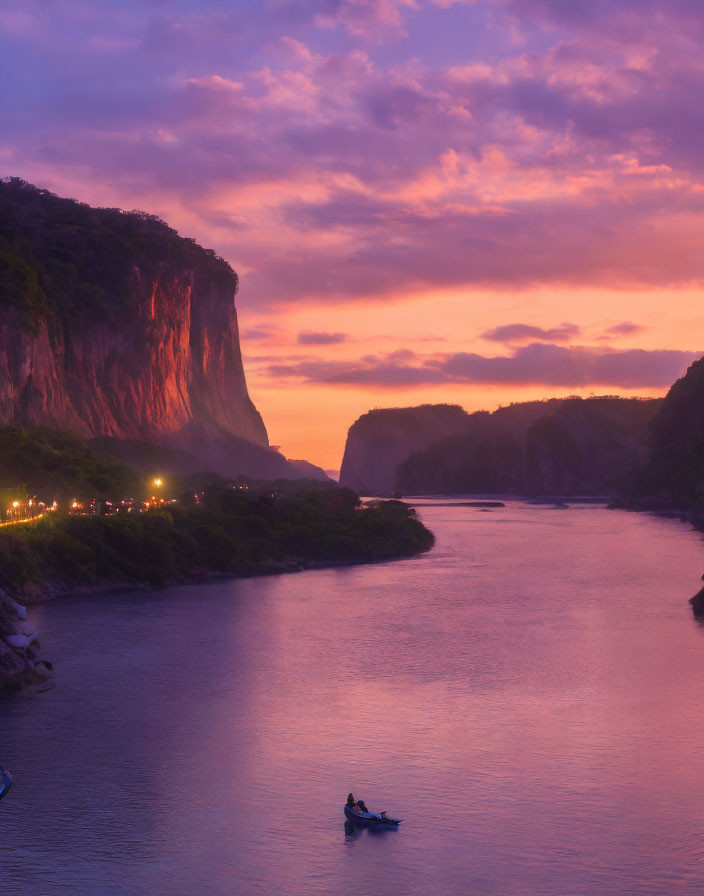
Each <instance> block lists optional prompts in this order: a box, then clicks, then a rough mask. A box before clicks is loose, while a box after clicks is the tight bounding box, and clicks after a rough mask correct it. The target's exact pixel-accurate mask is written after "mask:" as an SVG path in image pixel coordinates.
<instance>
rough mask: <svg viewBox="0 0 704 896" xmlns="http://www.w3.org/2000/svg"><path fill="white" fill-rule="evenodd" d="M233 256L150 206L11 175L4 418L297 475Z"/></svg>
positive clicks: (3, 257) (0, 411)
mask: <svg viewBox="0 0 704 896" xmlns="http://www.w3.org/2000/svg"><path fill="white" fill-rule="evenodd" d="M236 291H237V275H236V274H235V272H234V271H233V270H232V268H231V267H230V266H229V265H228V264H227V262H225V261H224V260H223V259H221V258H219V257H217V256H216V255H215V253H213V252H212V251H210V250H207V249H203V248H201V247H200V246H198V245H197V244H196V243H195V242H194V241H193V240H189V239H184V238H182V237H180V236H179V235H178V234H177V233H176V231H175V230H173V229H171V228H170V227H168V226H167V225H166V224H165V223H164V222H163V221H161V220H159V219H158V218H155V217H154V216H151V215H146V214H143V213H140V212H129V213H125V212H122V211H120V210H119V209H96V208H91V207H90V206H87V205H84V204H82V203H78V202H75V201H73V200H69V199H60V198H59V197H57V196H54V195H53V194H51V193H49V192H47V191H46V190H39V189H37V188H36V187H33V186H31V185H30V184H27V183H25V182H23V181H21V180H18V179H16V178H12V179H9V180H5V181H2V182H0V422H2V423H19V424H28V425H36V424H41V425H47V426H54V427H63V428H68V429H71V430H73V431H74V432H76V433H78V434H80V435H82V436H94V437H95V436H111V437H116V438H126V439H132V440H141V441H145V442H154V443H158V444H165V445H169V446H172V447H174V448H180V449H183V450H186V451H193V452H194V453H198V454H203V453H207V454H208V456H209V459H210V462H211V464H212V465H213V466H214V467H217V468H218V469H219V470H220V471H222V472H224V473H228V474H229V473H238V472H241V473H249V474H254V475H262V476H267V475H268V476H276V475H280V476H285V475H296V474H295V472H293V469H292V468H290V467H289V466H288V464H287V463H286V461H285V459H284V458H283V457H282V456H281V455H280V454H278V453H277V452H275V451H273V450H272V449H270V448H269V447H268V439H267V433H266V429H265V427H264V424H263V422H262V419H261V417H260V415H259V413H258V411H257V410H256V408H255V407H254V405H253V404H252V401H251V400H250V398H249V395H248V393H247V386H246V383H245V377H244V371H243V368H242V358H241V355H240V346H239V333H238V327H237V315H236V312H235V306H234V297H235V293H236Z"/></svg>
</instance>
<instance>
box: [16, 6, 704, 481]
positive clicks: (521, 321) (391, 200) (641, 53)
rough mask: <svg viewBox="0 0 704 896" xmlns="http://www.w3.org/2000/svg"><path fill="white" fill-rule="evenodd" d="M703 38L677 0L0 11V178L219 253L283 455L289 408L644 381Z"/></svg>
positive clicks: (693, 271) (482, 398)
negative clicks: (172, 232)
mask: <svg viewBox="0 0 704 896" xmlns="http://www.w3.org/2000/svg"><path fill="white" fill-rule="evenodd" d="M703 37H704V9H703V8H702V5H701V2H693V0H670V2H651V0H637V2H636V0H618V2H608V0H476V2H469V0H467V2H464V0H454V2H453V0H308V2H305V0H304V2H285V0H260V2H241V3H233V2H209V0H200V2H194V0H139V2H137V0H121V2H120V3H119V4H117V3H114V2H112V3H108V2H103V0H22V2H19V0H3V3H2V4H1V5H0V91H2V98H1V103H0V110H1V111H0V116H1V121H0V171H1V172H2V173H3V174H6V175H19V176H21V177H25V178H26V179H28V180H31V181H33V182H35V183H38V184H40V185H41V186H46V187H48V188H50V189H54V190H55V191H56V192H59V193H61V194H63V195H73V196H75V197H76V198H79V199H82V200H85V201H88V202H91V203H95V204H101V205H119V206H121V207H125V208H135V207H138V208H143V209H146V210H147V211H150V212H154V213H157V214H160V215H161V216H162V217H164V218H166V219H167V220H168V221H169V222H170V223H173V224H174V225H175V226H177V227H178V228H179V230H180V231H181V232H182V233H184V234H185V235H189V236H194V237H196V238H197V239H198V240H199V241H200V242H202V243H204V244H205V245H208V246H212V247H213V248H215V249H217V251H219V252H220V253H221V254H223V255H224V256H225V257H227V258H228V260H230V261H231V262H232V264H233V265H234V266H235V268H236V269H237V270H238V271H239V273H240V274H241V281H242V288H241V292H240V297H239V299H238V305H239V308H240V313H241V317H242V323H243V332H244V334H245V337H244V350H245V356H246V359H247V367H248V374H249V379H250V384H251V386H252V391H253V393H254V398H255V400H256V401H257V402H258V404H260V406H262V410H263V411H264V415H265V418H266V419H267V423H268V424H269V426H270V428H272V427H273V429H274V430H275V432H274V439H275V440H276V441H280V442H282V444H283V445H284V447H285V448H287V447H289V446H290V451H291V453H298V454H302V453H303V452H304V451H305V440H306V435H305V432H304V428H303V424H302V423H301V422H300V421H301V415H302V414H303V413H304V408H305V406H306V404H305V401H309V404H310V405H311V406H314V407H319V406H320V403H321V402H322V403H323V405H324V404H325V402H326V401H327V402H328V403H329V404H330V406H332V403H333V402H334V403H335V407H339V408H340V415H339V418H335V415H334V414H332V415H331V418H330V419H331V424H330V425H331V427H332V426H333V425H334V426H336V427H342V428H343V429H344V428H345V427H346V425H347V424H348V423H350V422H352V421H351V419H346V417H345V416H344V415H347V417H349V416H350V415H352V419H353V418H354V416H356V415H357V413H361V412H362V411H363V410H366V409H367V407H369V406H372V405H374V404H400V403H412V402H414V401H416V400H428V399H429V398H430V399H431V400H438V401H441V400H445V399H446V398H448V397H450V398H451V399H452V400H455V401H460V402H461V403H464V404H465V405H466V406H468V407H477V406H490V405H492V404H494V405H495V404H496V403H497V402H499V401H503V400H506V399H507V398H509V393H508V391H507V389H504V391H503V392H494V393H492V394H491V395H490V396H487V395H486V393H485V392H483V391H481V390H479V389H478V385H479V384H486V383H493V384H495V385H496V384H503V386H505V387H507V388H508V387H510V386H515V390H518V391H515V390H514V393H512V394H511V396H510V397H513V398H517V399H519V398H521V397H530V396H529V395H528V392H527V391H526V389H527V386H528V385H530V386H531V387H535V389H538V390H540V388H541V387H542V392H543V393H544V394H555V389H556V388H559V387H562V386H564V387H565V388H567V387H571V386H574V385H579V386H580V387H584V388H585V389H586V388H591V387H594V388H595V389H597V388H598V389H600V390H602V391H603V390H608V391H614V390H617V389H621V390H628V389H636V388H643V389H646V390H651V391H652V390H656V391H657V390H660V391H662V389H663V388H664V387H665V386H666V385H667V384H668V383H669V382H670V380H671V379H672V378H673V377H674V376H676V375H677V374H679V373H681V372H682V370H683V369H684V367H686V364H687V363H688V361H689V360H691V358H693V357H695V356H696V354H697V353H698V350H699V349H700V348H701V347H702V344H703V342H704V340H703V339H702V335H703V333H702V323H703V321H704V318H703V316H702V314H701V312H700V304H701V299H700V285H701V282H702V279H703V278H704V220H703V219H704V178H703V173H704V151H703V150H704V146H703V143H704V139H703V138H704V105H703V104H702V102H701V97H702V95H703V92H704V57H703V56H702V53H701V44H702V38H703ZM566 321H567V322H568V323H565V322H566ZM248 333H249V334H250V337H247V334H248ZM433 343H434V344H433ZM501 346H503V354H502V355H498V354H497V352H500V351H502V348H501ZM398 351H409V352H412V353H413V357H412V358H410V357H409V358H407V359H406V360H405V361H402V362H399V361H398V360H396V361H394V360H391V361H390V360H389V358H393V357H395V353H396V352H398ZM302 352H307V354H305V355H303V357H301V353H302ZM369 358H376V359H377V360H376V361H369ZM272 359H273V360H272ZM336 365H337V366H336ZM340 365H342V367H340ZM343 368H344V370H347V373H345V372H344V370H343ZM335 371H337V373H335ZM304 383H305V384H307V387H306V388H307V389H308V393H307V394H308V396H309V398H308V399H306V400H304V399H303V398H292V395H293V393H294V392H295V391H296V390H300V387H301V384H304ZM316 384H317V385H316ZM332 384H337V388H334V387H333V385H332ZM340 384H344V385H345V390H344V391H346V393H347V394H348V395H350V397H349V398H348V399H344V400H342V401H341V400H340V398H339V392H340V389H339V386H340ZM421 385H422V388H423V390H424V391H422V392H421V391H418V389H417V388H416V387H420V386H421ZM313 388H317V389H318V392H317V393H316V394H315V397H314V398H310V395H311V389H313ZM448 388H451V389H452V390H454V391H453V392H452V395H451V396H448V394H447V389H448ZM414 389H415V391H414ZM355 390H356V391H355ZM394 390H396V391H398V390H402V396H401V395H399V396H397V397H394V395H393V394H392V393H393V392H394ZM428 390H430V392H432V396H431V395H429V392H428ZM521 390H523V391H521ZM534 391H535V390H534ZM352 392H354V398H352V397H351V396H352ZM531 395H532V393H531ZM326 396H327V398H326ZM433 396H434V397H433ZM292 401H293V402H294V403H295V402H299V405H298V410H297V415H296V418H295V421H294V420H293V418H291V419H289V418H288V417H287V414H286V412H285V408H288V407H290V406H291V402H292ZM345 420H346V422H345ZM296 421H298V422H296ZM296 427H298V428H296ZM342 434H343V433H342ZM342 434H339V435H338V436H336V437H335V438H337V439H338V442H339V439H340V438H341V436H342ZM324 438H325V439H328V443H329V445H330V446H332V442H333V441H334V439H333V437H332V436H329V437H328V436H325V437H324ZM326 444H327V443H326ZM336 444H337V443H336ZM294 446H295V447H294ZM327 450H328V449H326V451H327ZM335 450H336V451H337V450H338V449H337V448H336V449H335ZM332 453H333V449H332V447H330V449H329V452H328V454H326V458H328V460H327V463H328V464H330V463H332V462H333V461H332ZM309 454H310V452H309Z"/></svg>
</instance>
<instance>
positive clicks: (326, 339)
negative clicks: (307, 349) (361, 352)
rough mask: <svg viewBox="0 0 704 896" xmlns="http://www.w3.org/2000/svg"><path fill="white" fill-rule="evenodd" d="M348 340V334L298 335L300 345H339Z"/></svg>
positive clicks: (307, 333)
mask: <svg viewBox="0 0 704 896" xmlns="http://www.w3.org/2000/svg"><path fill="white" fill-rule="evenodd" d="M345 339H347V333H311V332H301V333H299V334H298V340H297V341H298V344H299V345H339V344H340V343H341V342H344V341H345Z"/></svg>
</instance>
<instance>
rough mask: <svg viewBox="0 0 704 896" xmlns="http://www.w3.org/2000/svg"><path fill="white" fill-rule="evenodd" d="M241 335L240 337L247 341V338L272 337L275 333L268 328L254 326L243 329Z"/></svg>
mask: <svg viewBox="0 0 704 896" xmlns="http://www.w3.org/2000/svg"><path fill="white" fill-rule="evenodd" d="M241 335H242V339H243V340H244V341H245V342H247V341H249V340H260V339H272V338H273V337H274V335H275V334H274V333H272V332H271V331H270V330H264V329H262V328H261V327H254V328H253V329H251V330H243V331H242V334H241Z"/></svg>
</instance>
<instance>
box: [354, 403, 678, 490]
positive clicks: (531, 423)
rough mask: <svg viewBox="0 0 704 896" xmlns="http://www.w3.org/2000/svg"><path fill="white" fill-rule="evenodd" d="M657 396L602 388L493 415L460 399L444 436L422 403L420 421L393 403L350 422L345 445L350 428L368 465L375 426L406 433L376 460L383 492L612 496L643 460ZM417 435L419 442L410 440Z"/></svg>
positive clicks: (379, 442)
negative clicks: (387, 455) (622, 394)
mask: <svg viewBox="0 0 704 896" xmlns="http://www.w3.org/2000/svg"><path fill="white" fill-rule="evenodd" d="M659 405H660V401H659V400H657V399H623V398H613V397H602V398H588V399H581V398H569V399H550V400H547V401H533V402H524V403H518V404H512V405H510V406H508V407H504V408H499V409H498V410H497V411H494V412H493V413H491V414H490V413H488V412H485V411H480V412H477V413H474V414H466V413H464V412H463V411H461V409H459V408H458V409H457V410H458V411H461V413H460V414H457V415H456V416H455V417H454V421H453V422H454V424H455V431H454V432H452V433H450V434H448V435H446V436H444V437H443V436H442V435H441V434H440V433H438V432H437V430H436V431H433V430H432V429H431V428H430V426H429V425H428V417H429V415H428V414H427V412H426V417H425V420H421V419H419V418H418V416H417V415H416V414H415V413H414V412H415V411H416V410H417V409H392V410H389V411H388V412H387V411H377V412H374V413H375V414H376V420H375V427H374V428H373V429H372V428H371V427H370V426H369V425H367V427H366V432H364V433H362V432H357V433H355V434H353V430H354V429H355V427H356V426H357V425H358V424H359V422H360V421H357V423H356V424H355V425H354V426H353V427H352V428H351V430H350V436H349V438H348V446H349V445H350V444H351V443H352V442H353V435H354V453H355V454H356V455H357V456H358V457H365V458H366V462H367V465H368V466H369V467H372V466H373V463H374V461H373V458H374V454H375V451H383V450H384V444H385V443H384V440H383V439H380V438H379V433H384V432H385V431H386V430H387V429H388V430H391V431H392V432H394V433H395V434H403V436H405V440H404V438H402V437H401V435H398V437H397V438H396V441H395V442H394V453H393V456H392V459H391V461H388V460H387V459H383V464H384V466H383V474H384V479H383V482H384V490H386V491H392V490H398V491H401V492H403V493H406V494H412V493H417V492H425V493H436V494H437V493H450V494H451V493H458V494H459V493H465V494H467V493H487V494H489V493H492V494H502V493H503V494H507V493H513V494H524V495H601V496H607V495H609V496H610V495H617V494H620V493H621V492H622V491H623V490H625V489H629V488H632V487H633V485H634V482H635V479H636V476H637V474H638V472H639V470H640V469H641V468H642V467H643V466H644V464H645V463H646V461H647V455H648V428H649V424H650V422H651V420H652V418H653V416H654V414H655V412H656V411H657V409H658V407H659ZM439 407H441V408H442V407H446V406H439ZM387 414H388V417H385V415H387ZM399 417H403V421H401V420H399ZM360 419H361V420H362V421H363V420H364V418H360ZM421 427H422V429H421ZM419 429H421V431H419ZM419 441H424V442H425V445H424V446H423V447H420V448H418V447H416V445H417V444H418V442H419ZM360 442H361V444H360ZM345 456H347V451H346V454H345ZM392 464H393V466H392Z"/></svg>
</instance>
